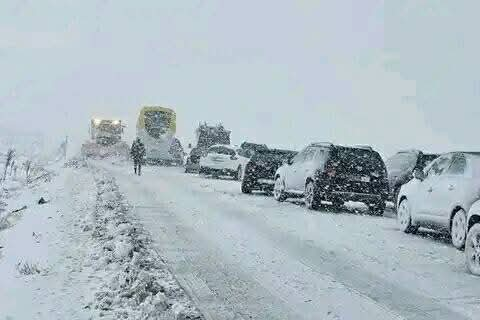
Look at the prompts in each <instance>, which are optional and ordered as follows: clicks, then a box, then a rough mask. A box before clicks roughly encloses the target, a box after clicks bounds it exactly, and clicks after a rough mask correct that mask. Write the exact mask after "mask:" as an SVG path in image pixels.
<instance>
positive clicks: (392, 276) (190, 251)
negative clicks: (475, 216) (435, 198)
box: [93, 162, 480, 320]
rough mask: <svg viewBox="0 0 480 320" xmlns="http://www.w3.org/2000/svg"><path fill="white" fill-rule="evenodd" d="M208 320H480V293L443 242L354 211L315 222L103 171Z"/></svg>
mask: <svg viewBox="0 0 480 320" xmlns="http://www.w3.org/2000/svg"><path fill="white" fill-rule="evenodd" d="M93 165H96V166H101V167H103V168H104V169H106V170H107V171H109V172H110V173H111V174H113V175H114V176H115V178H116V179H117V183H118V185H119V187H120V191H121V192H122V193H124V194H125V196H126V197H127V200H128V202H129V203H130V204H131V205H132V206H133V209H134V212H135V214H136V216H137V217H138V219H139V220H140V222H142V223H143V224H144V225H145V227H146V228H147V230H148V231H149V232H150V233H151V236H152V238H153V240H154V242H155V243H154V245H155V248H156V249H157V250H158V252H159V253H160V255H162V256H163V257H164V258H165V259H166V262H167V264H168V265H169V266H170V268H171V269H172V271H173V273H174V274H175V275H176V276H177V277H178V280H179V282H180V283H181V284H182V285H183V286H184V287H185V289H186V290H187V291H188V292H189V294H190V295H191V296H192V298H193V299H194V301H195V302H196V303H197V304H198V307H199V308H200V310H201V311H202V312H203V313H204V314H205V316H206V318H207V319H272V320H273V319H357V320H358V319H432V320H433V319H436V320H442V319H456V320H459V319H478V315H480V303H479V302H480V285H479V282H478V278H476V277H474V276H472V275H469V274H468V273H467V272H466V271H465V263H464V254H463V253H462V252H459V251H457V250H455V249H454V248H453V247H452V246H451V245H450V244H449V242H448V240H447V239H446V238H445V237H443V236H442V235H438V234H434V233H428V232H425V231H420V232H419V234H417V235H415V236H412V235H406V234H403V233H401V232H399V231H398V229H397V227H396V222H395V219H392V218H391V217H374V216H369V215H366V214H363V213H362V212H361V211H360V212H358V210H354V209H352V208H349V209H345V212H330V211H327V212H324V211H322V210H321V211H308V210H306V209H305V208H304V207H303V206H302V205H299V204H298V203H288V202H287V203H277V202H275V201H274V200H273V199H272V198H270V197H266V196H264V195H262V194H253V195H244V194H242V193H241V192H240V185H239V183H238V182H236V181H231V180H214V179H208V178H204V177H200V176H198V175H188V174H184V173H183V171H182V169H180V168H164V167H146V168H145V170H144V176H142V177H137V176H134V175H133V173H132V172H131V168H130V167H129V166H128V167H127V166H125V165H123V164H107V163H105V162H93Z"/></svg>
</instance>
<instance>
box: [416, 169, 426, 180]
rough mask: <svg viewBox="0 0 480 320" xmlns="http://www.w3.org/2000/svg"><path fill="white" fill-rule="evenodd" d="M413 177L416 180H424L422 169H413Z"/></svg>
mask: <svg viewBox="0 0 480 320" xmlns="http://www.w3.org/2000/svg"><path fill="white" fill-rule="evenodd" d="M413 177H414V178H415V179H417V180H420V181H423V180H425V173H424V172H423V170H420V169H415V170H414V171H413Z"/></svg>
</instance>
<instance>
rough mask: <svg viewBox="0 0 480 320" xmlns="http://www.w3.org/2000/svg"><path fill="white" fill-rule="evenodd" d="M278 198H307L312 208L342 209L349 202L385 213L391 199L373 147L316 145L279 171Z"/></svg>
mask: <svg viewBox="0 0 480 320" xmlns="http://www.w3.org/2000/svg"><path fill="white" fill-rule="evenodd" d="M274 197H275V199H276V200H278V201H284V200H285V199H286V198H288V197H304V199H305V205H306V206H307V208H309V209H316V208H318V207H319V206H320V204H321V201H329V202H331V203H332V204H333V205H334V206H336V207H339V206H341V205H343V204H344V202H346V201H359V202H363V203H365V204H367V205H368V206H369V208H370V209H371V211H372V212H373V213H375V214H383V212H384V210H385V201H386V200H387V197H388V180H387V171H386V168H385V164H384V162H383V160H382V158H381V157H380V155H379V154H378V153H377V152H376V151H374V150H373V149H372V148H370V147H367V146H366V147H363V146H357V147H345V146H339V145H333V144H331V143H313V144H311V145H309V146H307V147H306V148H305V149H303V150H302V151H301V152H300V153H299V154H297V155H296V156H295V157H294V158H293V159H292V160H291V161H289V162H288V163H287V164H285V165H283V166H282V167H280V168H279V169H278V170H277V173H276V175H275V185H274Z"/></svg>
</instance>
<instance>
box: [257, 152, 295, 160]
mask: <svg viewBox="0 0 480 320" xmlns="http://www.w3.org/2000/svg"><path fill="white" fill-rule="evenodd" d="M295 154H296V153H295V152H292V151H282V150H269V151H261V152H257V153H255V155H254V156H253V157H252V160H253V161H257V160H258V159H273V160H278V161H283V160H286V159H288V158H292V157H294V156H295Z"/></svg>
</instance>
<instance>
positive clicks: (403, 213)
mask: <svg viewBox="0 0 480 320" xmlns="http://www.w3.org/2000/svg"><path fill="white" fill-rule="evenodd" d="M397 223H398V227H399V229H400V231H403V232H405V233H414V232H416V231H417V228H416V227H415V226H413V225H412V213H411V210H410V204H409V202H408V200H407V199H403V200H402V202H400V204H399V205H398V209H397Z"/></svg>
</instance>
